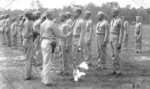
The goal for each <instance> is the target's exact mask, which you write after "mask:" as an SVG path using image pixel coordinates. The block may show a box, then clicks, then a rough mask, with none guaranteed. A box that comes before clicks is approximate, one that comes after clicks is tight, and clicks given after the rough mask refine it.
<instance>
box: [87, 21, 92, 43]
mask: <svg viewBox="0 0 150 89" xmlns="http://www.w3.org/2000/svg"><path fill="white" fill-rule="evenodd" d="M92 24H93V22H92V20H90V19H89V20H85V31H86V33H85V42H86V41H88V40H89V39H90V32H91V30H93V28H92Z"/></svg>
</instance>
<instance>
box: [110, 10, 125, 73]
mask: <svg viewBox="0 0 150 89" xmlns="http://www.w3.org/2000/svg"><path fill="white" fill-rule="evenodd" d="M118 15H119V10H118V8H115V9H113V10H112V17H113V19H112V20H111V23H110V45H111V51H112V53H111V54H112V55H111V57H112V60H113V72H112V74H117V75H120V74H121V63H120V61H121V59H120V57H119V55H120V52H121V51H120V50H121V44H122V39H123V31H124V30H123V21H122V20H121V19H120V18H119V17H118Z"/></svg>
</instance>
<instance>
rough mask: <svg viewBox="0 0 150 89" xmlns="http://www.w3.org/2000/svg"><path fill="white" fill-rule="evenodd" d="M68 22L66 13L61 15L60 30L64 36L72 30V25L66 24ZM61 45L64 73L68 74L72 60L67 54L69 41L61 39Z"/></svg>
mask: <svg viewBox="0 0 150 89" xmlns="http://www.w3.org/2000/svg"><path fill="white" fill-rule="evenodd" d="M66 21H67V15H66V13H61V15H60V22H61V23H60V26H59V28H60V30H61V32H62V33H63V34H65V35H66V34H67V33H68V32H69V29H70V25H69V24H67V23H66ZM59 44H60V51H61V58H62V60H61V61H62V73H63V74H67V73H68V65H69V63H68V61H69V60H70V59H68V58H67V53H66V49H67V48H66V47H67V39H60V41H59Z"/></svg>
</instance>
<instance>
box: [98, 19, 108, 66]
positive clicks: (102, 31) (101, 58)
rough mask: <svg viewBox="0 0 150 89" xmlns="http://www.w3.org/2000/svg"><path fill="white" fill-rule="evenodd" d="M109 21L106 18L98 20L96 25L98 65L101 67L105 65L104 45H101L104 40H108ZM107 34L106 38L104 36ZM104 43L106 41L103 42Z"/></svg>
mask: <svg viewBox="0 0 150 89" xmlns="http://www.w3.org/2000/svg"><path fill="white" fill-rule="evenodd" d="M108 28H109V23H108V21H106V20H102V21H99V22H98V23H97V26H96V38H97V39H96V40H97V47H98V65H99V67H101V68H105V66H106V56H107V53H106V47H107V45H106V47H103V44H104V42H108V34H109V29H108ZM106 36H107V38H106ZM105 44H106V43H105Z"/></svg>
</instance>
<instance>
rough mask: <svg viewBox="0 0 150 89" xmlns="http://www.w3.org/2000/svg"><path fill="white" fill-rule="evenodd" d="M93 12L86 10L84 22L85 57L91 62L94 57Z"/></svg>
mask: <svg viewBox="0 0 150 89" xmlns="http://www.w3.org/2000/svg"><path fill="white" fill-rule="evenodd" d="M90 17H91V12H90V11H85V17H84V23H85V39H84V41H85V48H84V55H85V57H84V59H85V60H86V62H87V63H88V64H90V62H91V59H92V48H91V47H92V34H93V22H92V20H91V19H90Z"/></svg>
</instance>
